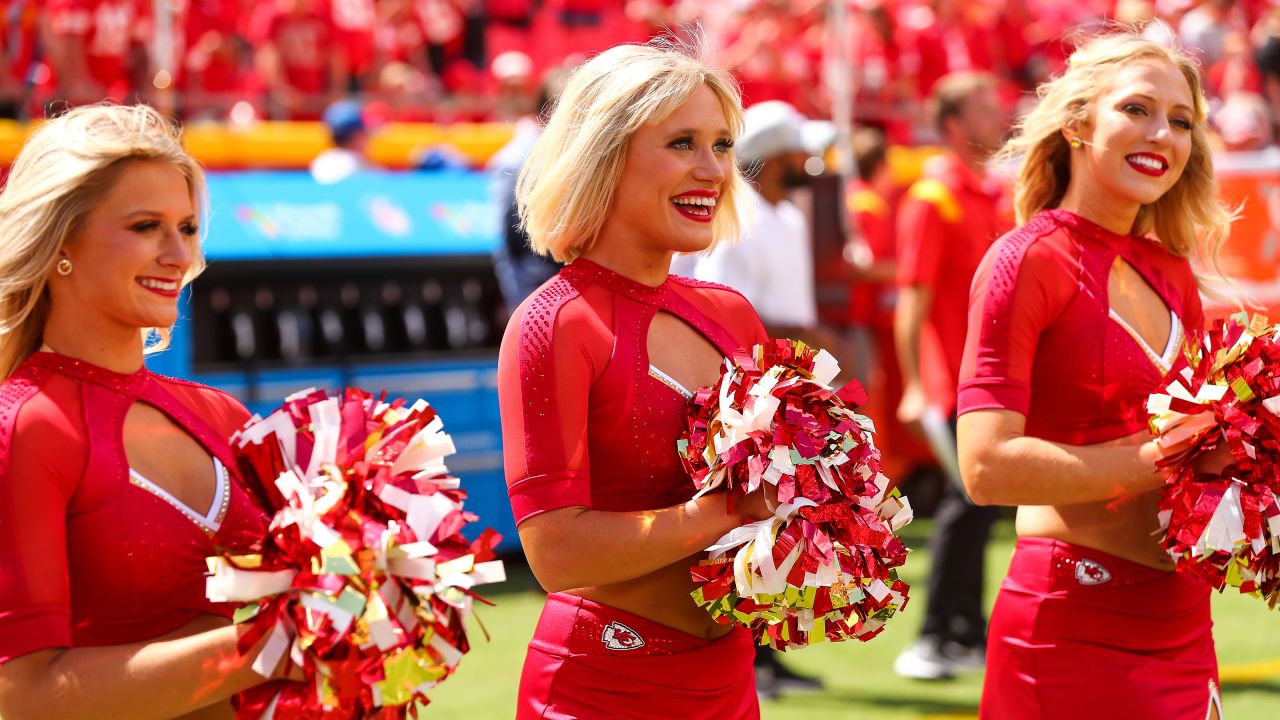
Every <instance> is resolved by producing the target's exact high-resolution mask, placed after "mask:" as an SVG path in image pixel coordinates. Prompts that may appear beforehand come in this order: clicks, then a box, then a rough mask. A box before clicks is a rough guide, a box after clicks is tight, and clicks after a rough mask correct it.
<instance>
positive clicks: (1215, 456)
mask: <svg viewBox="0 0 1280 720" xmlns="http://www.w3.org/2000/svg"><path fill="white" fill-rule="evenodd" d="M1234 462H1235V458H1234V457H1233V456H1232V455H1231V450H1230V449H1229V448H1228V447H1227V444H1226V443H1225V442H1219V443H1218V446H1217V447H1215V448H1214V449H1212V450H1210V451H1209V452H1207V453H1204V454H1203V455H1201V456H1200V457H1198V458H1196V460H1195V463H1193V467H1195V469H1196V472H1197V473H1203V474H1205V475H1225V474H1227V473H1226V472H1225V470H1226V469H1227V468H1228V466H1230V465H1231V464H1232V463H1234Z"/></svg>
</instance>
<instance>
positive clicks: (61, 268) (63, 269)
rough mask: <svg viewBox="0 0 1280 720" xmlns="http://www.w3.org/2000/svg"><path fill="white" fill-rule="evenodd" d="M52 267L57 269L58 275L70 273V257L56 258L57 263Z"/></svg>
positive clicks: (64, 275)
mask: <svg viewBox="0 0 1280 720" xmlns="http://www.w3.org/2000/svg"><path fill="white" fill-rule="evenodd" d="M54 269H56V270H57V271H58V274H59V275H61V276H63V277H66V276H68V275H70V274H71V259H70V258H62V259H60V260H58V264H57V265H54Z"/></svg>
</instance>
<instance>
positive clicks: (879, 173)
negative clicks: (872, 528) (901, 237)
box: [845, 127, 936, 479]
mask: <svg viewBox="0 0 1280 720" xmlns="http://www.w3.org/2000/svg"><path fill="white" fill-rule="evenodd" d="M886 140H887V138H886V137H885V135H884V133H882V132H881V131H880V130H878V129H876V128H870V127H866V128H859V129H857V130H855V131H854V132H853V138H852V141H851V144H852V146H853V156H854V158H855V160H856V164H857V168H858V176H857V178H855V179H854V180H853V182H851V183H850V184H849V187H848V189H847V192H846V194H845V208H846V210H847V211H848V213H849V227H850V229H851V230H853V231H855V232H856V238H853V239H852V240H851V242H850V243H849V245H848V246H847V247H846V249H845V256H846V257H845V259H846V261H847V262H848V263H849V264H851V265H852V266H853V267H854V275H853V284H852V287H851V288H850V291H849V317H848V320H849V325H850V328H851V329H852V331H853V338H852V340H853V344H854V347H855V358H856V359H857V360H856V362H855V363H854V367H853V371H854V374H855V375H857V376H858V377H860V378H863V379H865V380H866V382H867V389H868V392H869V396H870V398H871V399H870V400H869V401H868V402H869V403H870V405H869V406H868V408H867V414H868V415H870V416H871V417H874V418H876V427H877V430H878V433H877V435H876V442H877V444H878V445H879V446H880V451H881V457H882V458H883V460H884V463H885V473H886V474H887V475H888V476H889V477H892V478H900V479H902V478H907V477H909V476H911V475H912V474H913V473H916V472H919V471H922V470H923V469H924V468H931V467H934V466H935V465H936V461H935V460H934V459H933V455H932V453H930V451H929V447H928V446H927V445H925V444H924V443H923V442H921V441H920V439H919V438H917V437H916V436H915V435H914V434H913V433H911V432H910V431H908V430H907V428H906V427H904V426H903V425H902V424H901V423H900V422H899V421H898V418H897V412H896V411H897V407H898V402H899V401H900V400H901V399H902V372H901V370H900V369H899V368H898V352H897V350H896V348H895V347H894V340H893V311H894V307H895V305H896V304H897V297H898V292H897V287H896V284H895V283H894V277H895V273H896V271H897V243H896V241H895V237H894V231H895V228H894V206H895V204H896V202H897V199H898V196H899V195H900V194H901V188H899V187H898V186H897V185H896V183H895V182H894V179H893V175H892V173H891V172H890V171H889V157H888V150H889V148H888V143H887V142H886Z"/></svg>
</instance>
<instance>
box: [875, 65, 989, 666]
mask: <svg viewBox="0 0 1280 720" xmlns="http://www.w3.org/2000/svg"><path fill="white" fill-rule="evenodd" d="M930 105H931V107H932V114H933V118H934V124H935V127H936V128H937V131H938V132H939V134H940V135H941V136H942V138H943V140H944V142H945V143H946V147H947V152H946V153H945V154H943V155H940V156H936V157H934V158H931V159H930V161H929V162H928V163H927V164H926V167H925V171H924V177H922V178H921V179H920V180H918V181H917V182H916V183H915V184H913V185H912V186H911V188H910V189H909V190H908V191H907V195H906V197H905V198H904V199H903V201H902V204H901V205H900V206H899V208H898V218H897V232H898V238H897V240H898V275H897V284H898V288H899V294H898V306H897V309H896V311H895V318H894V336H895V340H896V344H897V350H898V362H899V365H900V366H901V368H902V385H903V388H902V401H901V402H900V403H899V405H898V419H899V421H901V422H902V423H904V424H906V425H908V426H911V427H918V428H919V429H921V430H923V431H924V434H925V436H926V438H927V439H928V440H929V443H930V446H931V447H932V448H933V450H934V453H935V455H936V456H937V459H938V462H939V464H940V465H941V466H942V467H943V468H944V470H948V473H947V474H949V475H957V473H956V471H955V441H954V439H953V437H952V434H951V429H950V428H949V427H948V420H947V419H948V418H952V417H954V413H955V403H956V378H958V377H959V375H960V359H961V357H962V355H963V352H964V337H965V325H966V321H967V319H966V313H965V308H966V307H967V304H968V297H969V283H970V280H972V278H973V273H974V271H975V270H977V268H978V263H979V261H981V259H982V255H983V253H985V252H986V250H987V248H988V247H989V246H990V245H991V242H992V241H993V240H995V239H996V238H997V237H998V236H999V235H1000V233H1001V232H1003V231H1004V230H1005V229H1006V227H1007V226H1005V225H1004V224H1003V223H1002V221H1001V218H1000V215H999V212H998V209H997V205H998V202H999V192H998V190H997V189H995V188H994V187H993V186H992V185H990V184H989V183H988V181H987V180H986V179H985V177H984V172H985V170H984V167H985V163H986V161H987V159H988V158H989V157H990V154H991V153H992V152H994V151H995V150H996V149H997V148H999V147H1000V143H1001V141H1002V140H1003V138H1004V132H1005V129H1006V127H1007V124H1006V121H1005V114H1004V111H1003V109H1002V108H1001V106H1000V103H999V101H998V99H997V97H996V79H995V78H994V77H992V76H990V75H986V74H981V73H954V74H951V75H947V76H945V77H943V78H942V79H941V80H939V81H938V83H937V84H936V86H935V88H934V92H933V96H932V97H931V98H930ZM952 480H953V481H954V482H949V483H946V484H945V487H944V491H943V495H942V498H941V500H940V501H939V504H938V508H937V512H936V514H935V525H934V535H933V538H932V541H931V545H930V547H931V548H932V551H933V553H934V554H933V563H932V565H931V566H930V570H929V592H928V599H927V606H926V608H925V621H924V624H923V626H922V628H921V631H920V640H919V641H918V642H917V643H915V644H914V645H912V646H911V647H909V648H908V649H907V650H906V651H904V652H903V653H902V655H900V656H899V658H898V661H897V663H896V664H895V669H896V670H897V672H898V673H899V674H901V675H905V676H908V677H916V678H928V679H941V678H945V677H949V676H951V675H953V674H954V673H955V672H957V671H961V670H966V669H972V668H974V667H981V663H982V655H983V649H984V641H985V637H986V623H985V620H984V611H983V605H982V576H983V566H984V562H983V555H984V548H985V546H986V541H987V537H988V534H989V532H990V527H991V523H992V521H993V520H994V519H995V517H996V512H995V511H994V510H993V509H991V508H980V507H975V506H974V505H973V504H972V503H970V502H969V501H968V499H967V498H966V497H965V496H964V492H963V490H962V489H961V488H960V487H959V482H960V478H959V477H958V476H957V477H953V478H952Z"/></svg>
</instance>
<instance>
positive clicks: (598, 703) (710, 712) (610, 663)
mask: <svg viewBox="0 0 1280 720" xmlns="http://www.w3.org/2000/svg"><path fill="white" fill-rule="evenodd" d="M754 656H755V653H754V648H753V645H752V642H751V635H750V633H748V632H747V631H746V630H743V629H735V630H734V631H732V632H730V633H729V634H728V635H725V636H724V637H722V638H719V639H717V640H706V639H704V638H700V637H695V636H693V635H689V634H688V633H684V632H681V631H679V630H676V629H674V628H670V627H667V626H665V625H660V624H658V623H655V622H653V621H651V620H646V619H644V618H642V617H640V616H639V615H632V614H631V613H628V612H624V611H622V610H618V609H615V608H611V607H609V606H607V605H601V604H599V603H594V602H591V601H590V600H584V599H582V598H580V597H577V596H576V595H567V594H564V593H551V594H550V595H548V596H547V604H546V605H545V606H544V607H543V609H542V617H540V618H539V619H538V627H537V629H536V630H535V631H534V633H533V640H532V641H531V642H530V643H529V654H528V655H526V656H525V661H524V672H523V673H521V675H520V697H519V699H518V701H517V710H516V718H517V720H526V719H528V720H532V719H533V718H545V719H546V720H569V719H574V720H577V719H586V718H590V719H591V720H597V719H604V718H628V719H636V720H639V719H641V718H664V719H665V718H681V717H687V718H716V720H721V719H724V720H738V719H739V718H759V717H760V707H759V702H758V700H757V699H756V680H755V672H754V670H753V669H752V659H753V657H754Z"/></svg>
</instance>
